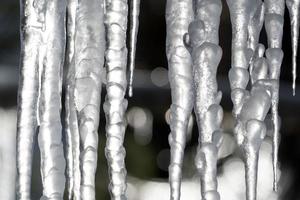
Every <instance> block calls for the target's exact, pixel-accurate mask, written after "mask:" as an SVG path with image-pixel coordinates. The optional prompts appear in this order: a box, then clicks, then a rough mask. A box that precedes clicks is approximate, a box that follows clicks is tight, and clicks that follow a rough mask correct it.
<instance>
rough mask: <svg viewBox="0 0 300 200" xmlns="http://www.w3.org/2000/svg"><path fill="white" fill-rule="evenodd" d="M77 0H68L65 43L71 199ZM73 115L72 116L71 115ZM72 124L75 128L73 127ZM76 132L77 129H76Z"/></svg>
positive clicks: (71, 196)
mask: <svg viewBox="0 0 300 200" xmlns="http://www.w3.org/2000/svg"><path fill="white" fill-rule="evenodd" d="M77 3H78V2H77V0H68V5H67V45H66V60H65V68H66V73H67V75H66V81H65V85H66V87H65V89H66V92H65V112H66V115H65V127H64V129H65V133H66V152H67V156H66V157H67V177H68V179H67V183H68V199H69V200H71V199H73V194H74V191H73V188H74V171H75V170H74V165H73V162H74V161H73V160H74V155H73V147H74V145H73V140H74V137H73V134H74V132H75V131H74V129H75V130H78V126H77V120H74V116H75V115H76V114H75V113H74V112H75V109H74V106H71V105H74V98H73V91H72V88H73V87H74V73H75V69H74V64H72V60H73V56H74V39H75V17H76V10H77ZM72 116H73V117H72ZM74 126H75V127H76V128H74ZM77 134H78V131H77Z"/></svg>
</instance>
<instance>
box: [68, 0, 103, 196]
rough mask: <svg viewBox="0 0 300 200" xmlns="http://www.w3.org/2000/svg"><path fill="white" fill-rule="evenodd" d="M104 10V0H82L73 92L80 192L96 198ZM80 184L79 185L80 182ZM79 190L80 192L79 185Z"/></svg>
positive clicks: (79, 3) (78, 9)
mask: <svg viewBox="0 0 300 200" xmlns="http://www.w3.org/2000/svg"><path fill="white" fill-rule="evenodd" d="M103 14H104V8H103V1H102V0H90V1H85V0H78V6H77V12H76V33H75V52H74V53H75V55H74V60H75V61H74V64H75V86H74V94H73V95H74V100H75V101H74V102H75V104H74V106H75V108H76V113H77V120H78V121H77V123H78V125H79V127H78V130H79V134H80V150H81V152H80V170H81V172H80V174H81V178H80V179H79V180H80V191H79V192H80V195H79V196H80V199H82V200H93V199H95V198H96V197H95V173H96V168H97V151H98V126H99V116H100V101H101V99H100V98H101V84H102V76H103V75H102V73H103V64H104V50H105V49H104V48H105V35H104V33H105V29H104V16H103ZM74 134H76V132H75V133H74ZM76 148H78V147H76ZM76 159H78V157H77V158H76ZM76 185H77V187H78V183H76ZM76 190H77V192H78V188H76Z"/></svg>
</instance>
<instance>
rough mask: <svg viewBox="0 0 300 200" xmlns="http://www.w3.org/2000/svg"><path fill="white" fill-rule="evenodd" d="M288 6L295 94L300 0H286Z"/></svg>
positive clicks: (294, 92)
mask: <svg viewBox="0 0 300 200" xmlns="http://www.w3.org/2000/svg"><path fill="white" fill-rule="evenodd" d="M286 6H287V8H288V10H289V13H290V21H291V36H292V37H291V40H292V62H293V63H292V65H293V66H292V67H293V70H292V72H293V95H294V96H295V94H296V78H297V52H298V39H299V26H300V25H299V23H300V22H299V20H300V19H299V18H300V0H286Z"/></svg>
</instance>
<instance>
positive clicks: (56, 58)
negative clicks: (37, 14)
mask: <svg viewBox="0 0 300 200" xmlns="http://www.w3.org/2000/svg"><path fill="white" fill-rule="evenodd" d="M36 6H37V7H38V8H42V9H41V10H42V11H44V13H45V22H44V25H43V29H44V33H43V44H45V46H44V48H45V54H44V55H43V56H44V57H43V58H42V60H43V65H42V80H41V95H40V101H39V102H40V105H42V106H40V107H39V112H40V115H39V116H40V128H39V135H38V142H39V147H40V152H41V177H42V183H43V196H42V198H41V199H63V195H64V188H65V175H64V173H65V158H64V153H63V144H62V126H61V118H60V117H61V91H62V69H63V62H64V55H65V54H64V52H65V42H66V30H65V17H66V1H60V0H55V1H51V2H47V3H46V2H41V1H39V2H38V3H37V4H36Z"/></svg>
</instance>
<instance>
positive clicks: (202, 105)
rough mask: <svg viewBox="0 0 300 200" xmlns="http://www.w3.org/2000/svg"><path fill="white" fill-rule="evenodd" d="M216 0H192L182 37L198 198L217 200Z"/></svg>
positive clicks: (220, 111)
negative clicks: (190, 85)
mask: <svg viewBox="0 0 300 200" xmlns="http://www.w3.org/2000/svg"><path fill="white" fill-rule="evenodd" d="M221 11H222V3H221V1H220V0H199V1H195V20H194V21H193V22H192V23H190V26H189V30H188V35H187V36H186V37H185V38H186V43H187V46H189V49H190V52H191V55H192V59H193V78H194V85H195V93H196V96H195V106H194V107H195V113H196V117H197V124H198V129H199V145H198V148H197V155H196V158H195V163H196V167H197V169H198V171H199V173H200V181H201V196H202V199H211V200H219V199H220V195H219V193H218V191H217V185H218V184H217V157H218V156H217V154H218V147H219V145H220V143H221V139H222V135H221V129H220V126H221V123H222V119H223V109H222V107H221V106H220V105H219V104H220V101H221V97H222V93H221V92H218V86H217V69H218V65H219V62H220V60H221V57H222V49H221V47H220V46H219V45H218V43H219V24H220V15H221Z"/></svg>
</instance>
